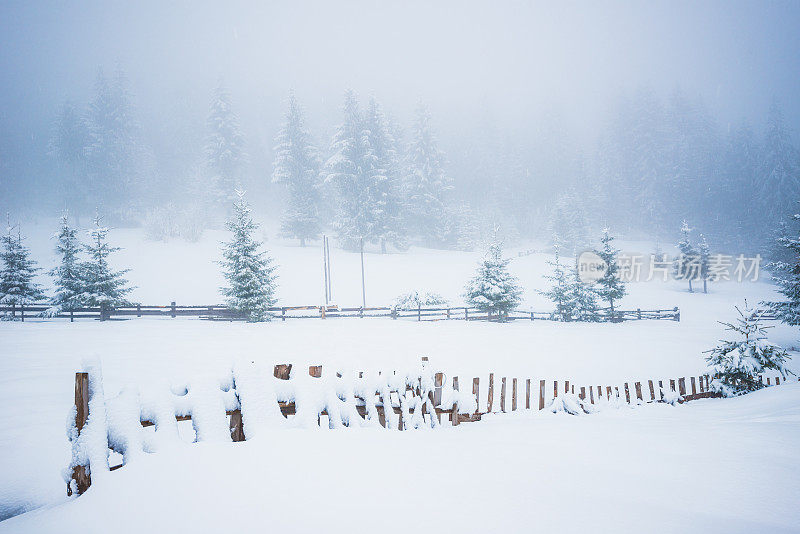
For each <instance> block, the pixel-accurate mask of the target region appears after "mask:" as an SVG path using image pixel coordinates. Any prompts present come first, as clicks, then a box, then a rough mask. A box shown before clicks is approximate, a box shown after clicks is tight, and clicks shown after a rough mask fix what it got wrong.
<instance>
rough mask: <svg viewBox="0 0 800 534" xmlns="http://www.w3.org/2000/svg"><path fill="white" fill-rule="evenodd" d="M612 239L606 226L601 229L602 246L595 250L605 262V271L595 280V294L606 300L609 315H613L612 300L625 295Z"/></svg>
mask: <svg viewBox="0 0 800 534" xmlns="http://www.w3.org/2000/svg"><path fill="white" fill-rule="evenodd" d="M612 241H614V238H613V237H611V235H610V234H609V232H608V228H604V229H603V237H602V238H600V243H601V245H602V247H601V248H600V250H596V251H595V253H596V254H597V255H598V256H600V258H602V260H603V261H604V262H605V264H606V271H605V273H603V277H602V278H600V280H598V281H597V285H598V288H597V294H598V295H599V296H600V298H601V299H603V300H604V301H606V302H608V306H609V308H610V311H611V316H612V317H613V315H614V302H615V301H619V300H620V299H621V298H622V297H624V296H625V294H626V293H627V291H626V290H625V283H624V282H623V281H622V279H621V278H620V272H619V264H618V263H617V256H618V255H619V250H617V249H615V248H614V246H613V244H612Z"/></svg>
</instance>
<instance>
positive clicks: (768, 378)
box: [23, 319, 772, 386]
mask: <svg viewBox="0 0 800 534" xmlns="http://www.w3.org/2000/svg"><path fill="white" fill-rule="evenodd" d="M23 320H24V319H23ZM767 385H768V386H771V385H772V384H770V383H769V377H767Z"/></svg>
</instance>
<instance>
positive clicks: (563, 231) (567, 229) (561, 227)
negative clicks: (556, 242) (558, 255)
mask: <svg viewBox="0 0 800 534" xmlns="http://www.w3.org/2000/svg"><path fill="white" fill-rule="evenodd" d="M549 227H550V232H551V233H552V234H554V235H558V237H559V239H560V240H561V241H560V245H561V247H562V248H563V249H564V250H565V251H566V252H567V253H568V254H571V255H573V256H577V255H578V252H579V251H580V249H582V248H583V247H586V245H587V244H588V243H589V222H588V217H587V216H586V210H585V208H584V206H583V201H582V200H581V198H580V195H578V193H577V192H576V191H575V189H573V188H570V189H568V190H567V191H566V192H564V193H562V194H561V195H560V196H559V197H558V199H557V200H556V202H555V205H554V206H553V210H552V211H551V214H550V225H549Z"/></svg>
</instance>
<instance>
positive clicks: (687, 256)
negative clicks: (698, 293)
mask: <svg viewBox="0 0 800 534" xmlns="http://www.w3.org/2000/svg"><path fill="white" fill-rule="evenodd" d="M691 233H692V229H691V228H689V224H688V223H687V222H686V221H683V223H682V224H681V239H680V241H678V251H679V253H680V254H679V255H678V258H677V259H676V260H675V278H676V279H678V280H688V281H689V293H693V292H694V290H693V289H692V280H696V279H697V278H698V277H699V273H700V261H699V257H698V255H697V251H696V250H695V249H694V246H692V242H691Z"/></svg>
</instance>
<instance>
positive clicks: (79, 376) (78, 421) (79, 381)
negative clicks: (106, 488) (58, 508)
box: [67, 373, 92, 495]
mask: <svg viewBox="0 0 800 534" xmlns="http://www.w3.org/2000/svg"><path fill="white" fill-rule="evenodd" d="M87 419H89V373H75V428H76V429H77V431H78V436H80V434H81V430H83V426H84V425H85V424H86V420H87ZM72 480H74V481H75V488H76V491H77V493H78V495H80V494H81V493H83V492H84V491H86V490H87V489H88V488H89V486H91V484H92V476H91V466H88V465H76V466H75V467H73V468H72ZM67 495H72V487H71V486H70V484H67Z"/></svg>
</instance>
